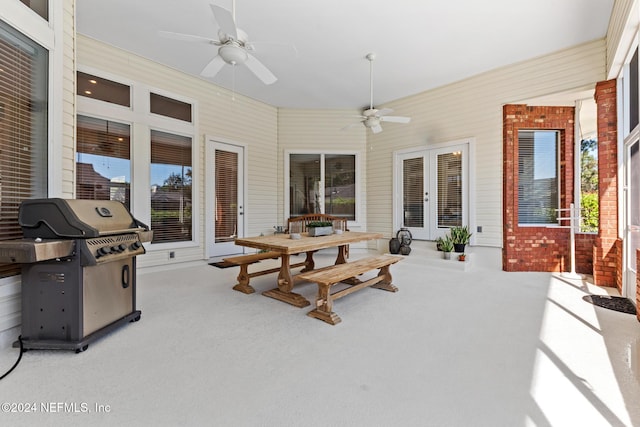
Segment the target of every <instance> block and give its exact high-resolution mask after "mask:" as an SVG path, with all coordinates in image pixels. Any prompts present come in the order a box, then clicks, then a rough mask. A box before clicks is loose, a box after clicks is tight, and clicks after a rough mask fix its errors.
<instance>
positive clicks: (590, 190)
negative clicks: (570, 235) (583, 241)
mask: <svg viewBox="0 0 640 427" xmlns="http://www.w3.org/2000/svg"><path fill="white" fill-rule="evenodd" d="M580 208H581V212H580V216H581V217H582V222H581V223H580V231H582V232H588V233H595V232H597V231H598V222H599V218H598V211H599V200H598V141H597V140H596V139H584V140H582V141H580Z"/></svg>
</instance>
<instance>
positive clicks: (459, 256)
mask: <svg viewBox="0 0 640 427" xmlns="http://www.w3.org/2000/svg"><path fill="white" fill-rule="evenodd" d="M466 259H467V256H466V255H465V254H461V255H458V261H465V260H466Z"/></svg>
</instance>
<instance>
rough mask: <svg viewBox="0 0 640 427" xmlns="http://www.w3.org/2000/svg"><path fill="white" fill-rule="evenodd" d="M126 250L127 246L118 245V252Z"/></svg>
mask: <svg viewBox="0 0 640 427" xmlns="http://www.w3.org/2000/svg"><path fill="white" fill-rule="evenodd" d="M126 250H127V245H125V244H124V243H120V244H119V245H118V252H124V251H126Z"/></svg>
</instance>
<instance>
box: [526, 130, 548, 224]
mask: <svg viewBox="0 0 640 427" xmlns="http://www.w3.org/2000/svg"><path fill="white" fill-rule="evenodd" d="M557 150H558V132H556V131H519V132H518V223H519V224H541V225H542V224H556V223H557V221H556V217H557V212H556V209H557V208H558V151H557Z"/></svg>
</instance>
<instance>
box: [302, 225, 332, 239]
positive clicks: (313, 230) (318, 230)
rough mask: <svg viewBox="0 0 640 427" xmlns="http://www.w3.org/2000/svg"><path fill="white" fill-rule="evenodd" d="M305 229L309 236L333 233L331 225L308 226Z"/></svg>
mask: <svg viewBox="0 0 640 427" xmlns="http://www.w3.org/2000/svg"><path fill="white" fill-rule="evenodd" d="M307 231H308V232H309V236H311V237H318V236H328V235H330V234H333V227H331V226H329V227H309V228H307Z"/></svg>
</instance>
